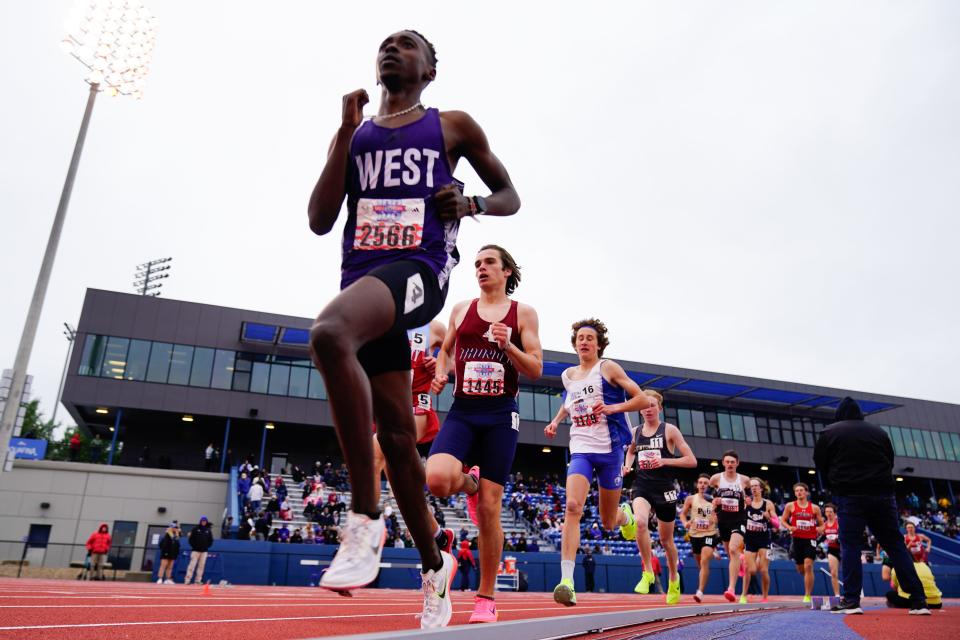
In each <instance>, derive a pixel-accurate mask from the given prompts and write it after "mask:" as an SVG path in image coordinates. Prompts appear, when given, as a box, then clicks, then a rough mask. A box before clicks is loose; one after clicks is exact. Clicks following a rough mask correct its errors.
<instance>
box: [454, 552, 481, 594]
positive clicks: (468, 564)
mask: <svg viewBox="0 0 960 640" xmlns="http://www.w3.org/2000/svg"><path fill="white" fill-rule="evenodd" d="M457 568H458V569H459V571H460V591H466V590H467V589H469V588H470V570H471V569H476V568H477V561H476V559H475V558H474V557H473V553H472V552H471V551H470V543H469V542H468V541H467V540H461V541H460V550H459V551H458V552H457Z"/></svg>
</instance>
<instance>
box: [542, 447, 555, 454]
mask: <svg viewBox="0 0 960 640" xmlns="http://www.w3.org/2000/svg"><path fill="white" fill-rule="evenodd" d="M541 451H543V452H544V453H550V452H551V451H552V449H551V448H550V447H544V448H543V449H541Z"/></svg>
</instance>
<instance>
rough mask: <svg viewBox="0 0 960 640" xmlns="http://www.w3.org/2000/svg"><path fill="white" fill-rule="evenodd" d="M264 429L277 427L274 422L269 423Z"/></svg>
mask: <svg viewBox="0 0 960 640" xmlns="http://www.w3.org/2000/svg"><path fill="white" fill-rule="evenodd" d="M263 428H264V429H276V427H275V426H274V424H273V423H272V422H268V423H267V424H265V425H263Z"/></svg>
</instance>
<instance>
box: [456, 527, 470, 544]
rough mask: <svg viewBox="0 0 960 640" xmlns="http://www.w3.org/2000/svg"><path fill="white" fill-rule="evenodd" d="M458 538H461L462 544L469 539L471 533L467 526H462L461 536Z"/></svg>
mask: <svg viewBox="0 0 960 640" xmlns="http://www.w3.org/2000/svg"><path fill="white" fill-rule="evenodd" d="M458 537H459V538H460V541H461V542H463V541H464V540H466V539H467V538H469V537H470V531H469V529H467V526H466V525H462V526H461V527H460V535H459V536H458ZM468 547H469V545H468Z"/></svg>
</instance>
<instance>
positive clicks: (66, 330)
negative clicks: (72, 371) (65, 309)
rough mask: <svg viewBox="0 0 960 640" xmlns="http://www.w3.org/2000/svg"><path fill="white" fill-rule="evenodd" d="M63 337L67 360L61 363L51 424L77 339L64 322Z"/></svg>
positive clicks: (54, 418)
mask: <svg viewBox="0 0 960 640" xmlns="http://www.w3.org/2000/svg"><path fill="white" fill-rule="evenodd" d="M63 335H65V336H66V337H67V358H66V359H65V360H64V361H63V373H61V374H60V386H58V387H57V402H56V404H54V405H53V417H51V418H50V422H51V423H52V424H56V423H57V409H59V408H60V398H62V397H63V383H64V381H65V380H66V379H67V367H68V366H70V354H72V353H73V343H74V340H76V339H77V330H76V329H74V328H73V327H71V326H70V325H69V324H67V323H66V322H64V323H63Z"/></svg>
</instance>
